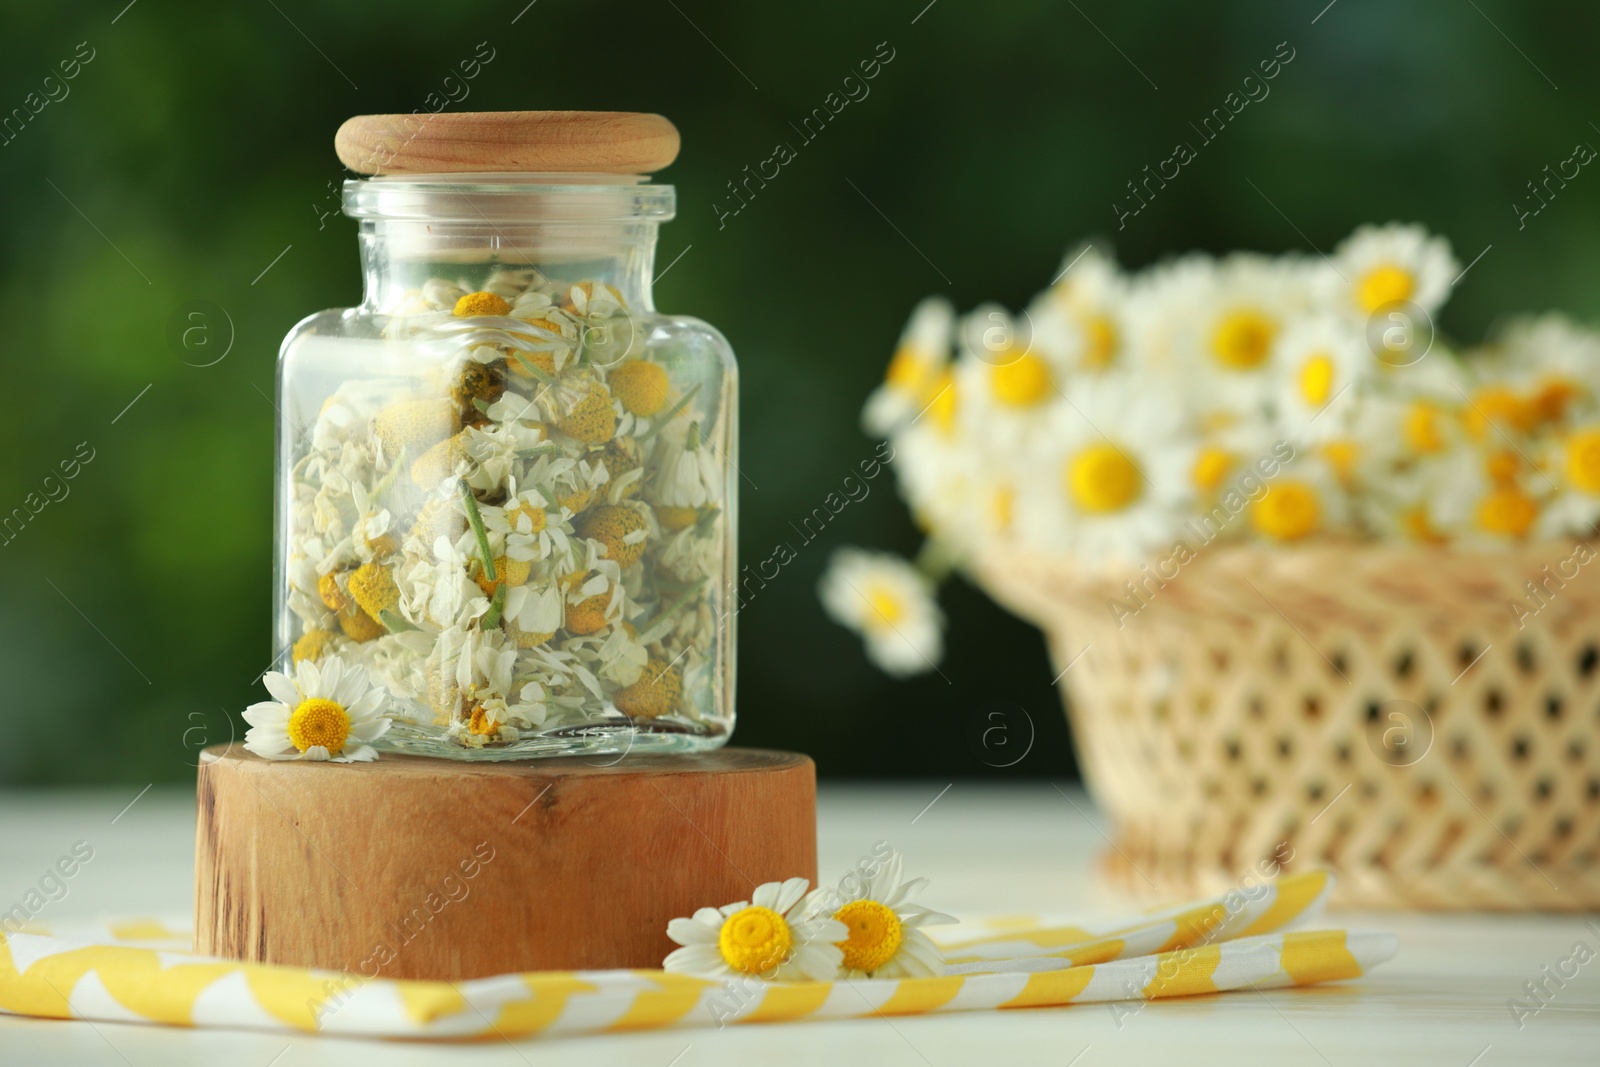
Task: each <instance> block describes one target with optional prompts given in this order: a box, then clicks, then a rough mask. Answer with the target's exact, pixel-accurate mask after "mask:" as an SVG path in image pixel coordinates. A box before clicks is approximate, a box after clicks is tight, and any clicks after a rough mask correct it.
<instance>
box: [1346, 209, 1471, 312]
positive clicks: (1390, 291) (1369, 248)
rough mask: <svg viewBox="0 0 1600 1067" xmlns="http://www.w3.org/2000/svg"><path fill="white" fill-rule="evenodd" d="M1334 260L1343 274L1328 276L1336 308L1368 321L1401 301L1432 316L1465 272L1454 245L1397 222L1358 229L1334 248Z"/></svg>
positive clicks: (1419, 228)
mask: <svg viewBox="0 0 1600 1067" xmlns="http://www.w3.org/2000/svg"><path fill="white" fill-rule="evenodd" d="M1333 262H1334V266H1335V267H1336V268H1337V270H1338V272H1339V276H1338V277H1327V276H1324V285H1325V287H1326V291H1327V292H1328V294H1329V295H1328V297H1327V299H1328V300H1329V303H1330V306H1333V307H1337V308H1342V309H1346V310H1347V311H1348V312H1350V313H1353V314H1355V315H1356V316H1358V317H1360V318H1362V319H1365V318H1366V317H1367V316H1369V315H1371V314H1372V313H1373V312H1375V311H1377V310H1378V309H1379V308H1381V307H1383V306H1384V305H1386V304H1392V303H1395V302H1396V301H1406V302H1409V303H1411V304H1415V305H1416V306H1417V307H1419V308H1421V309H1422V311H1423V312H1424V313H1426V314H1429V315H1431V314H1433V313H1434V312H1435V311H1437V310H1439V307H1440V306H1441V305H1443V304H1444V302H1445V300H1446V299H1448V298H1449V296H1450V286H1451V284H1452V282H1453V280H1454V279H1455V277H1456V276H1457V275H1458V274H1459V273H1460V272H1461V265H1460V264H1459V263H1457V262H1456V259H1455V257H1454V256H1453V255H1451V254H1450V242H1449V241H1446V240H1445V239H1444V238H1443V237H1433V236H1430V235H1429V234H1428V231H1427V230H1425V229H1423V228H1422V227H1421V226H1407V225H1403V224H1401V223H1397V222H1391V223H1389V224H1388V225H1387V226H1363V227H1361V228H1360V229H1358V230H1356V232H1355V233H1353V234H1351V235H1350V236H1349V237H1347V238H1345V240H1344V241H1343V242H1342V243H1341V244H1340V245H1339V247H1338V248H1337V249H1335V250H1334V253H1333Z"/></svg>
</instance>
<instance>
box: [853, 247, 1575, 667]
mask: <svg viewBox="0 0 1600 1067" xmlns="http://www.w3.org/2000/svg"><path fill="white" fill-rule="evenodd" d="M1462 273H1463V272H1462V270H1461V265H1460V264H1459V263H1458V262H1457V261H1456V259H1455V258H1454V256H1453V255H1452V254H1451V251H1450V246H1449V243H1448V242H1447V241H1445V240H1444V239H1443V238H1441V237H1438V236H1435V235H1432V234H1429V233H1428V232H1427V231H1426V230H1425V229H1423V228H1422V227H1420V226H1414V225H1402V224H1398V223H1391V224H1389V225H1386V226H1364V227H1362V228H1360V229H1358V230H1357V231H1356V232H1355V233H1354V234H1352V235H1351V236H1350V237H1349V238H1347V239H1346V240H1345V241H1344V242H1343V243H1341V244H1340V245H1339V246H1338V247H1337V248H1336V249H1334V251H1333V253H1332V255H1331V256H1321V255H1316V256H1311V255H1284V256H1278V257H1268V256H1263V255H1259V254H1254V253H1234V254H1232V255H1227V256H1223V257H1220V258H1213V257H1209V256H1202V255H1189V256H1184V257H1181V258H1179V259H1176V260H1173V261H1170V262H1166V263H1162V264H1158V265H1156V266H1153V267H1150V268H1147V269H1145V270H1143V271H1139V272H1124V271H1122V270H1121V269H1120V268H1119V267H1118V266H1117V264H1116V263H1115V261H1114V260H1113V259H1112V258H1111V257H1110V256H1109V255H1108V254H1107V253H1106V252H1105V251H1104V250H1102V249H1100V248H1097V247H1094V246H1088V247H1082V248H1079V249H1076V250H1074V251H1073V252H1072V253H1071V254H1070V255H1069V256H1068V257H1067V259H1066V261H1065V262H1064V264H1063V269H1062V270H1061V272H1060V274H1059V276H1058V278H1057V280H1056V281H1055V282H1054V283H1053V284H1052V285H1051V286H1050V287H1049V288H1048V289H1046V290H1045V291H1044V292H1042V293H1040V294H1039V295H1038V296H1037V297H1036V298H1035V299H1034V300H1033V302H1032V303H1031V304H1030V305H1029V307H1028V308H1027V309H1026V310H1025V311H1024V312H1023V313H1021V314H1019V315H1012V314H1011V313H1009V312H1007V311H1005V310H1004V309H1000V308H998V307H996V306H994V305H991V304H984V305H980V306H979V307H977V308H976V309H974V310H973V311H972V312H971V313H970V314H968V315H966V316H964V317H957V316H956V315H955V314H954V312H953V311H952V310H951V309H950V307H949V305H948V304H945V303H944V302H942V301H939V300H937V299H930V300H926V301H924V302H923V303H921V304H919V305H917V307H916V309H915V310H914V311H913V313H912V316H911V320H910V323H909V324H908V325H907V327H906V329H905V332H904V334H903V335H902V337H901V339H900V343H899V346H898V347H897V349H896V351H895V354H894V357H893V359H892V360H891V362H890V364H889V369H888V372H887V376H886V379H885V382H884V384H883V385H882V386H881V387H879V388H878V389H877V390H876V391H875V392H874V393H873V394H872V396H871V398H870V399H869V400H868V401H867V404H866V409H865V413H864V417H863V422H864V425H865V426H866V428H867V430H868V431H869V432H871V433H877V434H881V435H883V436H885V437H887V438H888V439H889V440H890V442H891V443H892V445H893V449H894V456H895V465H896V470H897V472H898V474H899V479H900V485H901V491H902V493H903V494H904V496H905V497H906V499H907V501H908V503H909V504H910V507H911V510H912V512H913V514H914V516H915V518H916V519H917V522H918V525H919V526H921V527H922V528H923V529H924V530H925V531H927V534H928V539H929V540H928V545H927V546H926V547H925V548H924V550H923V552H922V553H921V554H920V556H919V563H918V566H917V568H916V569H915V570H913V569H912V568H911V567H910V566H909V565H907V564H905V563H903V562H898V561H896V560H894V559H893V558H892V557H888V556H884V555H880V554H869V553H863V552H859V551H856V550H845V551H841V552H840V553H839V555H838V557H837V561H836V564H835V566H834V567H833V568H832V569H830V572H829V574H828V576H827V577H826V578H825V579H824V581H823V584H822V588H821V594H822V599H823V602H824V605H825V607H826V608H827V610H828V612H829V614H830V615H832V616H833V617H834V618H835V619H837V620H838V621H840V622H841V623H843V624H844V625H846V626H848V627H850V628H851V629H854V630H857V631H859V632H861V633H862V634H863V636H864V637H865V638H866V642H867V650H868V654H869V656H870V658H872V659H873V661H874V662H876V663H877V664H878V665H879V666H881V667H883V668H884V669H885V670H886V671H888V672H889V673H893V674H907V673H913V672H915V671H916V670H919V669H922V670H926V669H931V668H932V667H933V665H934V663H935V662H936V661H937V659H938V650H939V646H940V642H939V637H938V620H939V615H938V610H937V608H936V607H934V606H933V601H932V590H933V584H934V583H935V582H936V581H937V580H939V579H940V578H942V577H943V573H942V572H944V571H948V569H950V567H952V566H957V567H960V566H967V565H969V564H971V563H972V562H973V561H975V560H976V559H977V558H980V557H982V558H988V559H994V558H998V557H1000V556H1003V555H1004V554H1006V553H1016V552H1037V553H1043V554H1055V555H1057V556H1067V557H1070V558H1072V559H1073V560H1075V561H1077V562H1079V563H1081V564H1082V565H1084V566H1085V567H1090V568H1093V567H1100V566H1112V567H1115V568H1117V569H1118V570H1119V571H1124V572H1126V573H1127V574H1128V575H1130V576H1133V575H1136V574H1137V573H1138V571H1139V568H1140V565H1141V564H1152V563H1155V562H1156V561H1158V560H1164V559H1177V560H1180V561H1184V560H1188V559H1192V558H1193V557H1194V556H1195V555H1196V554H1197V553H1198V552H1199V551H1201V550H1203V549H1204V548H1206V547H1208V546H1210V545H1212V544H1214V543H1229V542H1247V543H1248V542H1256V543H1262V544H1268V545H1287V544H1294V543H1302V542H1305V541H1307V540H1313V539H1339V540H1344V541H1360V540H1374V541H1377V540H1385V541H1409V542H1413V543H1419V544H1427V545H1442V544H1457V545H1461V546H1464V547H1466V548H1469V549H1490V550H1492V549H1496V548H1503V547H1507V546H1509V545H1511V544H1514V543H1516V542H1519V541H1523V540H1526V539H1530V538H1561V537H1580V538H1582V537H1590V536H1594V535H1595V534H1596V531H1597V523H1600V332H1596V331H1594V330H1591V329H1586V328H1582V327H1579V326H1576V325H1574V324H1572V323H1570V322H1568V321H1567V320H1565V319H1563V318H1562V317H1560V316H1558V315H1546V316H1542V317H1539V318H1534V319H1524V320H1519V321H1513V322H1511V323H1509V324H1508V325H1507V326H1506V327H1505V328H1503V329H1502V330H1500V331H1499V332H1498V334H1496V335H1495V336H1494V337H1492V338H1491V340H1490V341H1489V343H1487V344H1484V345H1480V346H1478V347H1476V348H1474V349H1466V350H1462V351H1459V352H1458V351H1457V350H1456V349H1455V348H1454V347H1453V346H1452V345H1451V344H1449V343H1448V342H1447V341H1446V339H1445V338H1443V337H1442V336H1439V335H1438V334H1437V332H1436V331H1435V329H1434V323H1433V321H1432V316H1433V315H1434V314H1435V313H1436V312H1438V310H1439V309H1440V308H1441V307H1442V306H1443V304H1444V303H1445V301H1446V300H1447V299H1448V298H1449V296H1450V292H1451V289H1452V287H1453V286H1454V284H1455V282H1456V281H1457V280H1459V277H1460V275H1461V274H1462ZM869 561H870V562H869ZM930 561H932V562H934V563H937V564H938V566H929V565H928V564H929V562H930ZM919 572H920V573H919ZM868 574H871V575H879V576H892V577H886V578H885V579H884V580H883V581H881V582H879V583H878V584H877V585H875V586H874V587H873V588H875V589H884V590H894V591H896V592H897V594H898V595H895V596H889V597H885V598H884V599H883V600H882V604H883V605H884V609H883V610H875V608H874V603H875V602H874V601H873V600H872V598H871V597H870V596H866V597H864V596H861V595H859V594H858V593H856V592H854V591H852V588H851V586H852V585H853V586H859V587H863V588H865V586H866V584H867V582H868V578H867V575H868ZM846 578H848V582H846V580H845V579H846ZM906 605H913V607H910V608H908V607H906ZM897 612H898V613H897ZM908 612H909V613H910V614H912V615H914V617H915V618H916V619H917V620H918V622H920V623H922V624H923V625H922V627H921V628H920V629H919V628H918V626H917V625H916V624H912V623H902V622H901V618H902V616H904V615H906V614H907V613H908ZM891 624H892V625H891Z"/></svg>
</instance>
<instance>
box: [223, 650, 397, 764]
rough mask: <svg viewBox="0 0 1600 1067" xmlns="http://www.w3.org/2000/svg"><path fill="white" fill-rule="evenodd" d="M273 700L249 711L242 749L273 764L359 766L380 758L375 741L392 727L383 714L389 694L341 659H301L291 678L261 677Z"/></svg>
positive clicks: (273, 674) (277, 674) (270, 673)
mask: <svg viewBox="0 0 1600 1067" xmlns="http://www.w3.org/2000/svg"><path fill="white" fill-rule="evenodd" d="M262 682H263V683H264V684H265V685H266V687H267V692H269V693H271V694H272V695H273V697H275V698H276V699H274V700H264V701H261V702H260V703H257V704H252V705H250V706H249V707H248V708H246V709H245V713H244V720H245V722H247V723H249V724H250V729H249V730H248V731H246V732H245V735H244V747H245V748H247V749H249V750H250V751H251V752H254V753H255V754H256V755H258V756H262V757H264V758H266V759H272V760H288V759H307V760H331V761H332V762H334V763H356V762H364V761H367V760H374V759H377V758H378V750H377V749H375V748H373V747H372V745H371V744H370V743H369V742H372V741H376V740H377V739H378V738H380V737H382V736H383V735H384V733H385V732H386V731H387V730H388V729H389V719H388V718H387V717H384V716H382V715H380V714H379V712H380V711H382V710H383V707H384V702H385V697H386V694H385V693H384V691H383V690H382V689H375V688H371V687H369V686H368V684H367V679H366V672H365V671H363V670H361V669H359V668H356V667H347V666H346V665H345V664H344V662H343V661H342V660H340V659H339V657H338V656H324V657H322V658H321V660H320V662H312V661H310V660H302V661H301V662H299V663H297V664H295V668H294V674H293V676H292V677H291V676H290V675H287V674H282V673H280V672H278V671H268V672H267V673H266V675H265V676H264V677H263V678H262Z"/></svg>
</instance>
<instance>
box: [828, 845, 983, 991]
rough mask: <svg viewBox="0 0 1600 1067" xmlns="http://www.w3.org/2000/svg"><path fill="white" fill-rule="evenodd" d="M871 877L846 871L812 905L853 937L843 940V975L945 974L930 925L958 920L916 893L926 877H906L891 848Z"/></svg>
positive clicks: (924, 885) (886, 976)
mask: <svg viewBox="0 0 1600 1067" xmlns="http://www.w3.org/2000/svg"><path fill="white" fill-rule="evenodd" d="M873 860H874V865H873V867H872V868H871V870H870V872H867V873H866V877H861V873H863V872H854V876H853V877H852V876H846V878H845V879H844V880H843V881H842V882H841V883H840V886H839V888H838V889H837V890H833V889H824V890H820V891H818V892H817V893H815V894H813V897H812V901H811V905H810V906H811V908H812V910H813V913H815V914H818V915H830V916H832V918H833V920H834V921H835V922H839V923H842V924H844V927H845V929H847V930H849V931H850V936H848V937H847V938H845V939H844V940H843V941H841V942H839V948H840V950H841V951H842V952H843V953H844V959H843V962H842V964H841V967H842V970H841V973H840V977H841V978H937V977H939V976H940V975H942V974H944V955H943V954H942V953H941V952H940V951H939V947H938V946H937V945H935V944H934V943H933V941H932V939H930V938H929V937H928V935H927V934H925V933H923V932H922V928H923V927H924V926H946V925H949V924H951V923H954V922H955V921H956V920H955V919H954V918H953V917H952V916H949V915H945V914H943V913H942V912H937V911H931V910H929V909H928V908H926V907H924V906H923V905H921V904H914V903H912V902H911V898H912V897H913V896H915V895H916V894H917V893H919V892H920V891H921V890H922V889H923V888H924V887H926V886H927V884H928V880H927V879H926V878H914V879H912V880H910V881H906V880H905V879H904V878H903V876H902V868H903V866H904V862H903V860H902V859H901V856H900V853H899V852H897V851H895V850H893V849H890V850H889V852H888V854H887V855H886V856H881V857H880V856H874V857H873Z"/></svg>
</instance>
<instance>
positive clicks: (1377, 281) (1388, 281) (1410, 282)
mask: <svg viewBox="0 0 1600 1067" xmlns="http://www.w3.org/2000/svg"><path fill="white" fill-rule="evenodd" d="M1416 288H1417V282H1416V279H1415V278H1413V277H1412V276H1411V272H1410V271H1408V270H1406V269H1405V268H1404V267H1397V266H1395V265H1394V264H1393V263H1384V264H1380V265H1379V266H1377V267H1374V268H1373V269H1372V270H1370V271H1368V272H1367V275H1366V277H1364V278H1362V279H1361V281H1360V283H1359V284H1358V285H1357V286H1356V302H1357V303H1359V304H1360V305H1361V310H1363V311H1366V312H1373V311H1376V310H1378V309H1379V308H1381V307H1383V305H1385V304H1392V303H1394V302H1395V301H1396V300H1410V299H1411V294H1412V293H1413V292H1415V291H1416Z"/></svg>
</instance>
